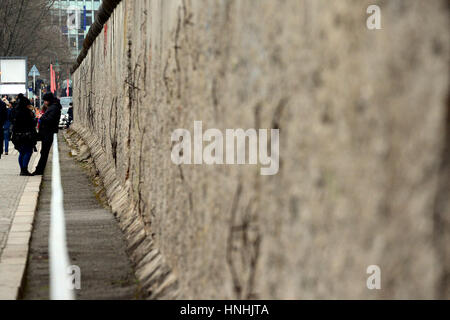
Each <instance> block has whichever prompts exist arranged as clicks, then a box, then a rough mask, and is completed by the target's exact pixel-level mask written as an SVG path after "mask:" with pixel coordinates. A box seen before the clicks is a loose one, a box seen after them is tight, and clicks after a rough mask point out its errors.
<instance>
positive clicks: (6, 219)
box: [0, 144, 38, 256]
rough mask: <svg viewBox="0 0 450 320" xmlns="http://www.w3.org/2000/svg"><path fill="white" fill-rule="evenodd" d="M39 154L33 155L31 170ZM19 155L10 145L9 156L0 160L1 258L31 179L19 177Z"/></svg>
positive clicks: (4, 156) (3, 156)
mask: <svg viewBox="0 0 450 320" xmlns="http://www.w3.org/2000/svg"><path fill="white" fill-rule="evenodd" d="M37 156H38V153H36V152H35V153H33V157H32V159H31V161H30V167H29V170H30V171H31V170H32V169H34V168H31V166H32V164H33V163H34V161H35V158H36V157H37ZM18 157H19V153H18V152H17V150H15V149H14V147H13V145H12V144H11V145H10V153H9V155H7V156H6V155H2V158H1V159H0V256H1V255H2V251H3V249H4V248H5V245H6V240H7V238H8V233H9V230H10V227H11V223H12V221H13V219H14V215H15V213H16V211H17V208H18V206H19V201H20V199H21V197H22V194H23V191H24V189H25V185H26V184H27V182H28V180H29V177H21V176H19V173H20V168H19V161H18Z"/></svg>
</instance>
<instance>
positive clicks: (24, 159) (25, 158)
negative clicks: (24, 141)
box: [18, 146, 33, 170]
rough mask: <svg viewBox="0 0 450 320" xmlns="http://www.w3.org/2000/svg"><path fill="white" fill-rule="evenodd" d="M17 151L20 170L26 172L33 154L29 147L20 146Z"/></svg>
mask: <svg viewBox="0 0 450 320" xmlns="http://www.w3.org/2000/svg"><path fill="white" fill-rule="evenodd" d="M18 151H19V166H20V170H28V164H29V163H30V160H31V156H32V154H33V148H32V147H30V146H20V147H19V148H18Z"/></svg>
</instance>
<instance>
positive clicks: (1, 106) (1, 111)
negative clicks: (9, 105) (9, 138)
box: [0, 100, 7, 159]
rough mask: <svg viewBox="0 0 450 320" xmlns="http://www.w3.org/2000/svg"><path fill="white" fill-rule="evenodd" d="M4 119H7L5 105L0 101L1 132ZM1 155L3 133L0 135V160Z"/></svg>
mask: <svg viewBox="0 0 450 320" xmlns="http://www.w3.org/2000/svg"><path fill="white" fill-rule="evenodd" d="M6 119H7V110H6V104H5V103H4V102H3V100H0V128H1V129H2V131H3V125H4V124H5V122H6ZM2 154H3V132H2V134H0V159H1V158H2Z"/></svg>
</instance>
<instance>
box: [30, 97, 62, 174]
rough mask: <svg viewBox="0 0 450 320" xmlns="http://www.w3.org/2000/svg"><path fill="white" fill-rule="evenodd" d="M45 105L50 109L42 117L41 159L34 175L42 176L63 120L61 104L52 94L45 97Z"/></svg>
mask: <svg viewBox="0 0 450 320" xmlns="http://www.w3.org/2000/svg"><path fill="white" fill-rule="evenodd" d="M43 100H44V104H45V106H46V107H48V109H47V111H45V113H44V114H43V115H42V117H41V120H40V123H39V138H40V140H41V141H42V148H41V158H40V159H39V163H38V165H37V167H36V171H34V172H33V175H36V176H38V175H39V176H42V175H43V174H44V170H45V167H46V165H47V160H48V155H49V153H50V149H51V148H52V144H53V135H54V134H55V133H58V129H59V120H60V118H61V109H62V106H61V103H60V102H59V100H58V99H57V98H55V96H54V95H53V94H52V93H50V92H49V93H46V94H45V95H44V97H43Z"/></svg>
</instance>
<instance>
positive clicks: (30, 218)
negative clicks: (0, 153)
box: [0, 153, 42, 300]
mask: <svg viewBox="0 0 450 320" xmlns="http://www.w3.org/2000/svg"><path fill="white" fill-rule="evenodd" d="M38 155H39V153H38ZM38 161H39V156H35V157H34V162H33V166H36V165H37V163H38ZM41 183H42V176H36V177H29V178H28V182H27V184H26V185H25V189H24V191H23V194H22V197H21V198H20V202H19V206H18V208H17V210H16V213H15V215H14V219H13V222H12V224H11V228H10V230H9V234H8V239H7V241H6V246H5V249H4V250H3V252H2V254H1V257H0V300H17V299H19V297H20V294H21V290H22V289H23V288H22V285H23V280H24V274H25V271H26V268H27V262H28V251H29V244H30V239H31V232H32V229H33V223H34V215H35V213H36V209H37V204H38V199H39V191H40V187H41Z"/></svg>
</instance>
